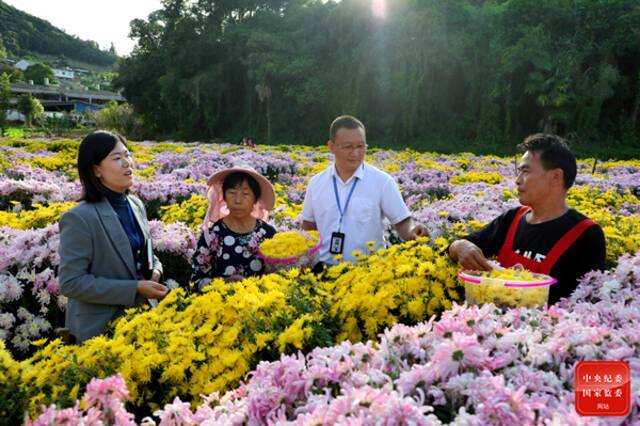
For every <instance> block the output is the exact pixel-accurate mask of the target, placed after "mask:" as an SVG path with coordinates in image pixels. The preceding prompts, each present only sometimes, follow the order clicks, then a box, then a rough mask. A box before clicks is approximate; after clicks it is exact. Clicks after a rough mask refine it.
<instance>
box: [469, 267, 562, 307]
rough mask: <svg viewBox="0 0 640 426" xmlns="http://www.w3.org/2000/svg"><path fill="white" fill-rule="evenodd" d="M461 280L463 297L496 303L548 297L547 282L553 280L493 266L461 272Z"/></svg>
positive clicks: (525, 303)
mask: <svg viewBox="0 0 640 426" xmlns="http://www.w3.org/2000/svg"><path fill="white" fill-rule="evenodd" d="M460 278H462V279H463V280H464V281H465V286H464V287H465V299H466V301H467V303H470V304H484V303H493V304H495V305H497V306H510V307H535V306H542V305H544V304H545V303H546V302H547V300H548V298H549V286H550V285H551V284H553V283H555V280H554V279H553V278H551V277H549V276H547V275H542V274H534V273H533V272H531V271H528V270H526V269H517V268H508V269H502V268H496V269H493V270H491V271H487V272H485V271H482V272H478V271H468V272H465V271H463V272H461V273H460Z"/></svg>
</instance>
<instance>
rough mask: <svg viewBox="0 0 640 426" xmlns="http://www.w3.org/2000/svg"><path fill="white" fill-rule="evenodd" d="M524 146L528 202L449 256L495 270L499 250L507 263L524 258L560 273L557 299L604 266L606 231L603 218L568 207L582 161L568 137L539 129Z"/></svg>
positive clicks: (521, 194) (521, 184) (523, 185)
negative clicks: (494, 258)
mask: <svg viewBox="0 0 640 426" xmlns="http://www.w3.org/2000/svg"><path fill="white" fill-rule="evenodd" d="M519 148H520V149H521V150H522V151H523V152H524V155H523V156H522V158H521V160H520V163H519V164H518V176H517V178H516V185H517V188H518V198H519V199H520V203H521V204H522V207H518V208H515V209H511V210H509V211H507V212H505V213H503V214H502V215H500V216H498V217H497V218H496V219H494V220H493V221H492V222H491V223H489V224H488V225H487V226H485V227H484V228H483V229H481V230H480V231H478V232H475V233H473V234H471V235H469V236H467V237H465V238H464V239H461V240H456V241H454V242H453V243H452V244H451V246H450V247H449V256H450V257H451V259H453V260H454V261H457V262H459V263H460V264H461V265H462V267H463V268H465V269H472V270H485V271H486V270H490V269H491V266H490V265H489V263H488V261H487V258H488V257H492V256H497V260H498V262H499V263H500V264H501V265H502V266H504V267H506V268H508V267H512V266H514V265H516V264H521V265H522V266H524V267H525V268H526V269H528V270H530V271H533V272H539V273H543V274H547V275H551V276H552V277H554V278H556V279H558V282H557V283H556V284H554V285H552V286H551V291H550V294H549V304H553V303H555V302H557V301H558V300H559V299H560V298H562V297H567V296H569V295H570V294H571V293H572V292H573V290H574V289H575V288H576V287H577V285H578V283H577V280H578V279H579V278H580V277H582V276H583V275H584V274H585V273H587V272H589V271H592V270H603V269H604V261H605V253H606V247H605V239H604V233H603V232H602V228H600V226H599V225H598V224H597V223H595V222H594V221H592V220H590V219H588V218H587V217H585V216H584V215H583V214H581V213H579V212H577V211H576V210H574V209H570V208H569V207H567V204H566V196H567V190H568V189H569V188H570V187H571V185H573V182H574V180H575V177H576V170H577V166H576V159H575V157H574V155H573V154H572V153H571V151H570V150H569V148H568V146H567V145H566V143H565V142H564V141H563V140H562V139H561V138H559V137H558V136H555V135H546V134H535V135H532V136H529V137H527V138H526V139H525V141H524V143H523V144H521V145H520V146H519Z"/></svg>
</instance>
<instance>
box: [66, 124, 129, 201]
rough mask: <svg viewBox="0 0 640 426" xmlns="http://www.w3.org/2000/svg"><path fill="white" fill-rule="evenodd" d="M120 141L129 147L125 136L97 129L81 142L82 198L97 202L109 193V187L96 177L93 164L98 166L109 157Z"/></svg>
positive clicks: (79, 158) (80, 175)
mask: <svg viewBox="0 0 640 426" xmlns="http://www.w3.org/2000/svg"><path fill="white" fill-rule="evenodd" d="M118 142H122V144H123V145H124V146H126V147H127V148H128V146H127V140H126V139H125V138H124V136H122V135H120V134H118V133H115V132H108V131H106V130H96V131H95V132H92V133H89V134H88V135H87V136H85V138H84V139H82V142H80V148H79V149H78V177H79V178H80V183H81V184H82V197H81V198H80V199H81V200H84V201H86V202H89V203H95V202H98V201H100V200H101V199H102V197H103V196H104V194H106V193H107V188H106V187H105V186H104V185H103V184H102V182H100V179H98V178H97V177H96V174H95V172H94V170H93V166H97V165H98V164H100V163H101V162H102V160H104V159H105V158H107V155H109V153H110V152H111V151H113V148H115V147H116V145H117V144H118Z"/></svg>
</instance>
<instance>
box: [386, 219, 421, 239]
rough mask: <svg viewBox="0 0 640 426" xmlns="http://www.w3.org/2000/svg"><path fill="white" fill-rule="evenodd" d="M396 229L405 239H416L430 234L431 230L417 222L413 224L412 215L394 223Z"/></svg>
mask: <svg viewBox="0 0 640 426" xmlns="http://www.w3.org/2000/svg"><path fill="white" fill-rule="evenodd" d="M394 227H395V229H396V231H398V234H399V235H400V238H402V240H403V241H409V240H415V239H416V238H418V237H427V236H429V232H428V231H427V228H425V227H424V226H422V225H420V224H417V225H415V226H414V225H413V220H412V219H411V216H409V217H408V218H406V219H404V220H402V221H400V222H398V223H396V224H395V225H394Z"/></svg>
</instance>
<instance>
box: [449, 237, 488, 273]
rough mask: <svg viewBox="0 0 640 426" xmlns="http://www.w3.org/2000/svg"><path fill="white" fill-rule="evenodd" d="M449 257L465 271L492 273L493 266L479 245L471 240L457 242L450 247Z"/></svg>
mask: <svg viewBox="0 0 640 426" xmlns="http://www.w3.org/2000/svg"><path fill="white" fill-rule="evenodd" d="M449 257H450V258H451V260H453V261H454V262H458V263H460V265H462V267H463V268H464V269H470V270H474V271H490V270H491V269H492V268H491V265H490V264H489V261H488V260H487V258H486V257H484V253H482V250H481V249H480V247H478V246H477V245H475V244H473V243H472V242H471V241H469V240H464V239H461V240H456V241H454V242H453V243H451V245H450V246H449Z"/></svg>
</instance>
